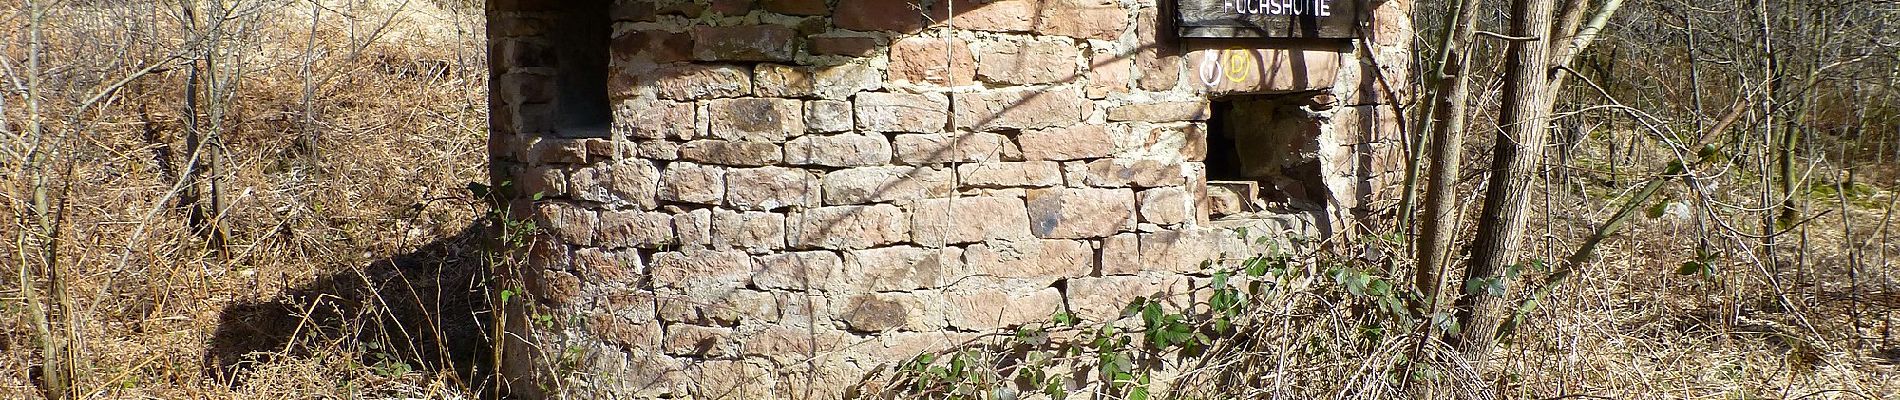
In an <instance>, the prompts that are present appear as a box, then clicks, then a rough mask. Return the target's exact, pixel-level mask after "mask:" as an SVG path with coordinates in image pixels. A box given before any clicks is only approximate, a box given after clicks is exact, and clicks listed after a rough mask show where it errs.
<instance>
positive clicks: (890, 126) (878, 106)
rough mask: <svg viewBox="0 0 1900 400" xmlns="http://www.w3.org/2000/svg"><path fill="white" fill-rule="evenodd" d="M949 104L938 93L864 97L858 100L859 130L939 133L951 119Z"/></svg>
mask: <svg viewBox="0 0 1900 400" xmlns="http://www.w3.org/2000/svg"><path fill="white" fill-rule="evenodd" d="M949 110H950V101H949V100H947V99H946V98H945V97H944V95H942V94H937V93H928V94H908V93H862V94H859V95H858V98H857V118H858V130H863V131H870V132H919V133H929V132H940V131H943V126H944V124H945V123H946V122H947V121H949V119H950V111H949Z"/></svg>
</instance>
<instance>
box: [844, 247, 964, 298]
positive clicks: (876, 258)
mask: <svg viewBox="0 0 1900 400" xmlns="http://www.w3.org/2000/svg"><path fill="white" fill-rule="evenodd" d="M961 257H962V250H961V249H957V248H955V247H947V248H938V249H932V248H923V247H916V246H893V247H880V248H874V249H863V250H853V251H848V252H845V254H844V268H845V274H846V276H848V277H849V281H850V282H851V285H853V286H854V287H855V288H857V289H859V290H868V291H877V292H889V291H905V290H917V289H932V288H938V287H942V286H944V285H948V284H950V283H952V282H954V281H955V280H956V279H957V278H959V277H962V276H963V272H964V269H963V265H962V262H961V261H960V260H959V259H960V258H961Z"/></svg>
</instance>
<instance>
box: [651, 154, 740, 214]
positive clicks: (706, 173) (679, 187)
mask: <svg viewBox="0 0 1900 400" xmlns="http://www.w3.org/2000/svg"><path fill="white" fill-rule="evenodd" d="M659 197H660V199H661V200H667V201H677V202H683V203H698V204H711V205H717V204H719V203H720V202H722V201H724V200H725V198H726V169H725V168H721V167H717V166H711V165H701V164H694V163H690V162H684V161H681V162H674V163H671V164H667V165H666V170H665V171H661V172H660V188H659Z"/></svg>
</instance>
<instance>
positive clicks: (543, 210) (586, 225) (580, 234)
mask: <svg viewBox="0 0 1900 400" xmlns="http://www.w3.org/2000/svg"><path fill="white" fill-rule="evenodd" d="M535 224H536V225H538V226H540V227H541V229H544V230H546V231H547V232H548V233H550V234H553V235H554V237H555V238H557V239H560V240H561V242H562V243H565V244H571V245H580V246H588V245H592V244H594V227H595V226H598V225H599V224H600V220H599V217H598V216H596V215H595V214H594V210H589V209H586V208H583V207H581V206H579V205H575V204H572V203H567V202H561V201H543V202H539V203H536V204H535Z"/></svg>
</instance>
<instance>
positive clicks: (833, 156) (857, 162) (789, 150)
mask: <svg viewBox="0 0 1900 400" xmlns="http://www.w3.org/2000/svg"><path fill="white" fill-rule="evenodd" d="M785 162H787V163H791V164H796V165H818V166H826V167H860V166H867V165H883V164H887V163H890V162H891V142H890V140H889V139H885V138H884V136H883V135H876V134H869V135H860V134H850V133H846V134H839V135H823V136H820V135H809V136H800V137H798V138H795V139H792V140H791V141H790V142H788V143H786V144H785Z"/></svg>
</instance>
